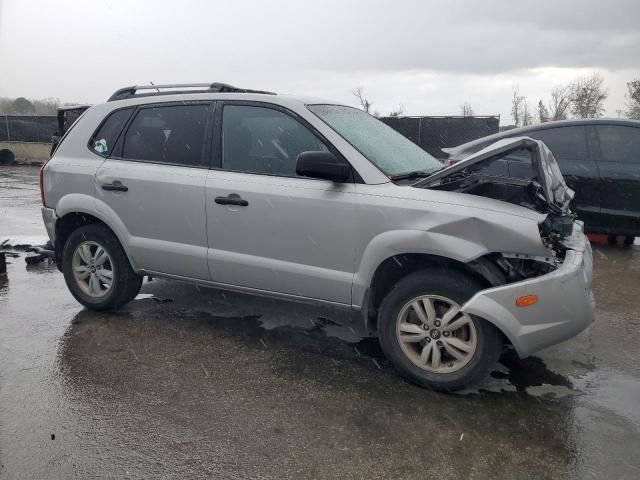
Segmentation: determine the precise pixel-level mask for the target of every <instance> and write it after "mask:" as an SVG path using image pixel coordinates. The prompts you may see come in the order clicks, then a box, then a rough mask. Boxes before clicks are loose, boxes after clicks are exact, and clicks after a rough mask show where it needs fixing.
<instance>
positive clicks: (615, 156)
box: [596, 125, 640, 164]
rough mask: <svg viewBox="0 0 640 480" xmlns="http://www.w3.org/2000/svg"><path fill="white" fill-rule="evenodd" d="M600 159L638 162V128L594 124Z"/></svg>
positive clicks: (639, 147) (639, 155)
mask: <svg viewBox="0 0 640 480" xmlns="http://www.w3.org/2000/svg"><path fill="white" fill-rule="evenodd" d="M596 132H597V135H598V142H599V143H600V154H601V158H600V159H601V160H602V161H605V162H635V163H638V164H640V128H635V127H627V126H623V125H596Z"/></svg>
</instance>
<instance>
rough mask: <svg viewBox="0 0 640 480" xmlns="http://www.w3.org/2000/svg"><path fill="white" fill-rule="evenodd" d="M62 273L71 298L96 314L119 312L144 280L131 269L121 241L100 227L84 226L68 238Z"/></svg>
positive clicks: (104, 227)
mask: <svg viewBox="0 0 640 480" xmlns="http://www.w3.org/2000/svg"><path fill="white" fill-rule="evenodd" d="M62 271H63V273H64V279H65V281H66V283H67V287H68V288H69V291H70V292H71V294H72V295H73V296H74V297H75V298H76V300H78V302H80V303H81V304H82V305H84V306H85V307H87V308H91V309H93V310H109V309H113V308H117V307H119V306H121V305H123V304H125V303H127V302H129V301H131V300H132V299H133V298H134V297H135V296H136V295H137V294H138V292H139V291H140V288H141V286H142V276H140V275H137V274H136V273H135V272H134V271H133V269H132V268H131V265H130V263H129V259H128V258H127V255H126V254H125V252H124V250H123V248H122V246H121V245H120V242H119V241H118V239H117V238H116V237H115V235H114V234H113V233H112V232H111V230H109V229H108V228H107V227H106V226H104V225H100V224H90V225H85V226H83V227H80V228H78V229H77V230H75V231H74V232H73V233H71V235H69V238H68V239H67V241H66V243H65V245H64V250H63V254H62Z"/></svg>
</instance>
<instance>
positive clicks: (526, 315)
mask: <svg viewBox="0 0 640 480" xmlns="http://www.w3.org/2000/svg"><path fill="white" fill-rule="evenodd" d="M565 246H566V247H567V250H566V253H565V257H564V261H563V262H562V264H561V265H560V266H559V267H558V268H557V269H556V270H554V271H552V272H550V273H547V274H545V275H542V276H540V277H535V278H530V279H527V280H524V281H521V282H516V283H511V284H508V285H503V286H499V287H495V288H490V289H487V290H482V291H480V292H478V293H476V294H475V295H474V296H473V297H472V298H471V300H469V301H468V302H467V303H465V304H464V305H463V306H462V311H464V312H466V313H469V314H472V315H477V316H478V317H481V318H484V319H485V320H487V321H489V322H491V323H493V324H494V325H495V326H496V327H498V328H499V329H500V330H501V331H502V332H503V333H504V334H505V335H506V336H507V337H508V338H509V340H510V341H511V343H512V344H513V346H514V348H515V349H516V351H517V352H518V355H519V356H520V357H526V356H528V355H530V354H532V353H534V352H536V351H538V350H541V349H543V348H545V347H549V346H551V345H554V344H556V343H559V342H562V341H563V340H566V339H568V338H571V337H573V336H575V335H577V334H578V333H579V332H581V331H582V330H584V329H585V328H586V327H588V326H589V324H590V323H591V322H593V320H594V319H595V300H594V298H593V292H592V289H591V282H592V274H593V259H592V254H591V245H590V244H589V240H588V239H587V237H586V236H585V235H584V232H583V228H582V225H581V224H580V223H579V222H576V223H574V228H573V233H572V235H571V237H570V238H569V239H567V241H566V242H565ZM526 295H536V296H537V298H538V301H537V303H535V304H534V305H530V306H527V307H518V306H517V305H516V299H517V298H519V297H523V296H526Z"/></svg>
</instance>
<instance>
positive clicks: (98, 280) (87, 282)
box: [71, 241, 113, 298]
mask: <svg viewBox="0 0 640 480" xmlns="http://www.w3.org/2000/svg"><path fill="white" fill-rule="evenodd" d="M71 267H72V269H73V276H74V278H75V280H76V283H77V284H78V286H79V287H80V289H81V290H82V291H83V292H84V293H85V294H86V295H88V296H90V297H93V298H100V297H104V296H105V295H106V294H107V293H109V291H110V290H111V287H112V285H113V262H112V261H111V257H110V256H109V253H108V252H107V251H106V250H105V249H104V248H103V247H102V246H101V245H100V244H99V243H97V242H94V241H86V242H82V243H81V244H80V245H78V246H77V247H76V249H75V251H74V252H73V258H72V260H71Z"/></svg>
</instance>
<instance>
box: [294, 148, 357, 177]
mask: <svg viewBox="0 0 640 480" xmlns="http://www.w3.org/2000/svg"><path fill="white" fill-rule="evenodd" d="M296 173H297V174H298V175H302V176H304V177H311V178H322V179H323V180H331V181H332V182H344V181H346V180H347V179H348V178H349V176H350V175H351V166H350V165H349V164H348V163H346V162H344V161H342V160H338V159H337V158H336V157H335V155H334V154H333V153H331V152H302V153H301V154H300V155H298V160H297V162H296Z"/></svg>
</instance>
